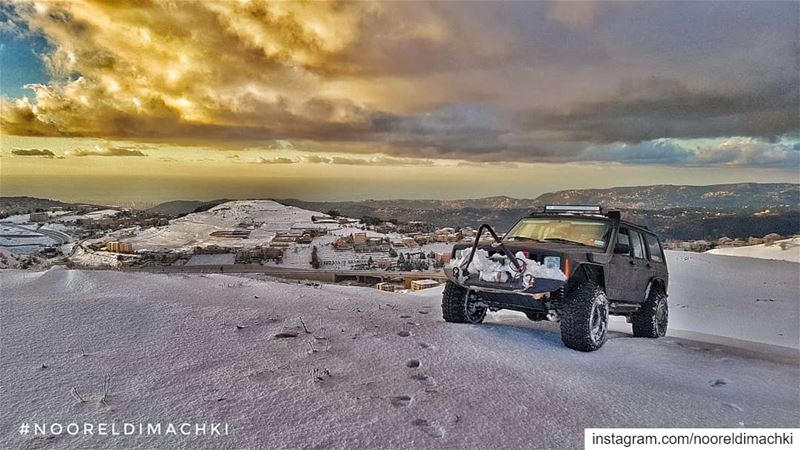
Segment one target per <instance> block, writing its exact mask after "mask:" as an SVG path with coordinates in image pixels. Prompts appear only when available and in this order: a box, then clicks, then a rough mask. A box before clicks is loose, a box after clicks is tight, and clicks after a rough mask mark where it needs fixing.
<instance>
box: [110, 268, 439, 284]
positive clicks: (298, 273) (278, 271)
mask: <svg viewBox="0 0 800 450" xmlns="http://www.w3.org/2000/svg"><path fill="white" fill-rule="evenodd" d="M124 270H126V271H130V272H150V273H225V274H237V273H261V274H264V275H269V276H274V277H283V278H292V279H308V280H320V281H331V282H333V281H337V280H339V279H347V278H374V279H406V278H412V279H425V278H428V279H434V280H439V281H444V280H446V277H445V275H444V273H442V272H387V271H385V270H314V269H296V268H286V267H275V266H262V265H260V264H221V265H220V264H214V265H196V266H157V267H131V268H126V269H124Z"/></svg>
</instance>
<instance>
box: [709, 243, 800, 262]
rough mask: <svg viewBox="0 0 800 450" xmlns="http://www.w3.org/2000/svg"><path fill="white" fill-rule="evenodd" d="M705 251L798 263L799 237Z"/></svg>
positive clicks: (799, 251)
mask: <svg viewBox="0 0 800 450" xmlns="http://www.w3.org/2000/svg"><path fill="white" fill-rule="evenodd" d="M706 253H711V254H714V255H728V256H744V257H748V258H760V259H777V260H782V261H792V262H796V263H800V237H793V238H790V239H783V240H780V241H775V242H772V243H769V244H759V245H748V246H745V247H719V248H715V249H712V250H709V251H708V252H706Z"/></svg>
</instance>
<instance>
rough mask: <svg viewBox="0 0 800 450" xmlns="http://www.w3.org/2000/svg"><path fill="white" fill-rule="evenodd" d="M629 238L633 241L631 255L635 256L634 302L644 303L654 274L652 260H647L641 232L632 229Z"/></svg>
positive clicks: (633, 275)
mask: <svg viewBox="0 0 800 450" xmlns="http://www.w3.org/2000/svg"><path fill="white" fill-rule="evenodd" d="M629 236H630V240H631V255H633V274H632V277H633V292H632V294H633V297H634V298H633V301H635V302H644V301H645V300H646V298H645V293H646V292H647V285H648V284H649V283H650V277H651V276H652V274H653V266H652V264H651V263H650V260H648V259H647V252H646V251H645V241H644V235H643V234H642V233H641V232H640V231H638V230H636V229H634V228H630V229H629Z"/></svg>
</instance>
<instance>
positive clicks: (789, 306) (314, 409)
mask: <svg viewBox="0 0 800 450" xmlns="http://www.w3.org/2000/svg"><path fill="white" fill-rule="evenodd" d="M688 256H690V257H689V259H687V260H685V261H681V262H680V263H679V262H676V261H675V260H674V259H670V263H671V264H672V266H673V267H674V268H675V269H676V270H675V276H674V279H673V281H672V283H671V286H670V294H671V295H670V302H671V307H672V311H671V313H670V317H671V318H672V319H673V322H674V323H675V324H676V325H677V326H678V327H679V328H682V329H684V330H690V331H699V332H706V334H707V333H715V332H719V333H722V334H723V335H724V336H728V337H733V338H734V339H738V340H739V343H746V342H749V341H754V345H755V346H756V347H755V348H756V349H758V348H759V347H758V346H757V344H756V343H758V342H761V343H763V342H768V343H769V342H776V341H777V342H779V343H780V342H787V343H789V345H792V346H794V347H795V348H796V343H797V327H796V324H797V321H798V320H800V318H798V316H797V314H798V308H797V297H796V282H797V280H796V276H795V275H796V267H795V266H796V265H794V264H790V263H778V262H769V261H767V262H766V263H772V264H768V265H766V266H758V267H753V266H752V265H745V266H742V267H744V268H745V270H746V272H744V273H745V274H747V273H754V274H764V275H765V276H768V277H771V278H769V280H770V283H769V285H768V286H767V287H766V290H765V288H764V287H763V285H762V281H761V279H760V278H753V277H748V276H743V275H742V272H741V271H740V270H741V269H742V267H738V266H729V265H728V263H729V262H732V261H733V262H736V261H741V260H743V259H745V258H726V257H721V256H714V255H699V256H700V258H699V259H697V258H695V257H694V256H698V255H688ZM668 257H670V258H671V255H669V256H668ZM755 261H756V263H754V264H760V263H759V262H758V260H755ZM720 267H722V268H723V269H724V270H719V269H720ZM711 268H713V269H714V271H715V272H718V273H720V277H716V278H711V279H709V278H708V277H705V276H703V274H705V273H707V272H708V270H709V269H711ZM728 269H730V271H729V270H728ZM731 277H733V278H737V279H738V283H736V284H734V283H730V282H728V281H729V280H730V279H731ZM786 277H789V278H788V279H787V278H786ZM726 280H727V281H726ZM0 283H1V284H2V285H3V287H4V294H6V295H3V296H2V298H0V308H1V309H2V312H3V317H4V318H5V321H4V326H3V327H0V339H1V340H2V342H3V343H4V347H3V351H2V352H1V353H0V365H2V367H3V370H2V371H0V384H1V385H2V386H3V387H4V396H3V401H4V408H2V409H0V430H2V433H0V447H3V448H29V447H31V448H33V447H39V446H41V444H42V441H43V438H42V437H33V436H22V435H20V434H19V433H18V432H17V428H18V426H19V424H20V423H22V422H25V421H32V420H55V419H51V417H52V418H61V417H65V418H68V419H69V420H70V421H75V422H78V423H83V422H89V423H97V422H111V421H131V422H137V423H138V422H140V421H143V422H154V421H162V422H168V421H184V420H186V421H192V420H197V421H214V422H223V423H228V424H229V425H230V428H231V430H230V435H228V436H222V437H208V436H206V437H194V436H188V437H183V436H179V437H177V438H176V437H164V436H116V437H114V438H111V437H105V438H100V437H97V436H95V437H91V436H81V435H79V436H67V435H62V436H59V437H56V438H53V439H52V440H50V439H48V440H47V441H46V442H48V444H50V445H51V446H52V445H55V446H56V447H76V448H88V447H92V448H95V447H97V446H98V445H102V446H107V447H116V448H142V449H145V448H155V447H163V446H164V445H165V442H167V443H168V442H173V443H177V442H180V443H179V444H175V445H179V446H180V447H182V448H211V447H214V448H218V447H219V445H220V442H224V443H225V445H224V446H225V447H230V448H256V447H268V448H323V447H324V448H522V447H525V448H529V447H535V448H580V447H581V446H582V445H583V444H582V443H583V429H584V428H587V427H793V426H796V425H797V423H798V422H800V403H799V401H800V400H799V399H800V396H798V394H799V393H800V391H799V390H798V385H797V379H798V377H800V371H799V370H798V367H797V364H796V356H795V355H796V353H791V351H790V354H791V355H792V356H791V357H789V359H788V360H787V359H785V358H787V356H781V357H778V356H774V357H773V356H769V355H770V354H767V353H753V352H754V351H756V350H741V349H738V348H731V347H721V346H717V345H712V344H704V343H700V342H697V341H689V340H685V339H683V338H677V337H667V338H663V339H658V340H651V339H632V338H630V336H631V334H630V325H628V324H626V323H625V322H624V321H622V322H614V323H613V326H612V328H611V330H612V331H611V332H610V339H609V341H608V343H607V344H606V345H605V346H604V347H603V348H602V349H601V350H599V351H598V352H597V353H592V354H586V353H580V352H575V351H571V350H568V349H566V348H564V347H563V346H562V344H561V341H560V338H559V333H558V326H557V325H556V324H553V323H549V322H531V321H529V320H528V319H527V318H525V317H524V316H523V315H520V314H513V313H505V312H500V313H492V314H490V315H489V316H488V318H487V323H485V324H482V325H476V326H472V325H462V324H449V323H444V322H443V321H442V319H441V311H440V308H439V298H438V297H437V296H436V295H433V296H427V295H424V296H412V295H403V294H392V293H384V292H380V291H378V290H376V289H371V288H355V287H345V286H335V285H322V286H314V285H305V284H302V283H288V282H276V281H259V280H254V279H247V278H239V277H233V276H223V275H194V276H190V275H183V274H181V275H163V274H143V273H122V272H118V271H69V270H63V269H51V270H49V271H47V272H38V273H31V272H22V271H4V272H0ZM687 283H688V284H687ZM426 294H427V293H426ZM720 299H724V301H723V302H722V303H720ZM287 300H291V301H287ZM673 316H674V317H673ZM301 318H302V322H301ZM726 322H729V323H727V324H726ZM304 326H305V327H307V329H308V332H306V331H305V328H304ZM761 348H762V349H763V347H761ZM758 351H761V350H758ZM793 351H794V352H796V350H793ZM780 354H784V353H775V355H780ZM756 355H757V356H756ZM760 358H769V359H773V362H770V361H766V360H764V359H760ZM787 361H792V362H787ZM106 375H108V376H109V377H110V384H109V386H110V389H109V395H108V396H107V398H106V401H105V403H104V402H101V399H102V397H103V379H104V377H105V376H106ZM765 380H768V382H765ZM73 389H74V390H75V391H77V392H78V393H79V395H80V396H81V398H82V399H83V400H85V401H83V402H80V401H78V400H77V399H76V398H75V396H74V395H71V394H70V392H71V391H72V390H73ZM597 411H613V414H597ZM64 420H66V419H64ZM532 420H534V421H535V426H531V423H532V422H531V421H532ZM487 423H502V424H503V426H504V430H506V431H504V432H503V433H491V432H487V431H486V427H485V426H484V425H485V424H487ZM165 426H166V425H165ZM98 439H100V440H98ZM165 439H180V441H177V440H166V441H165ZM98 443H99V444H98ZM169 445H173V444H169Z"/></svg>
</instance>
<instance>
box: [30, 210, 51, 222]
mask: <svg viewBox="0 0 800 450" xmlns="http://www.w3.org/2000/svg"><path fill="white" fill-rule="evenodd" d="M48 218H49V216H48V215H47V213H46V212H32V213H31V215H30V217H29V218H28V220H29V221H30V222H47V219H48Z"/></svg>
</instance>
